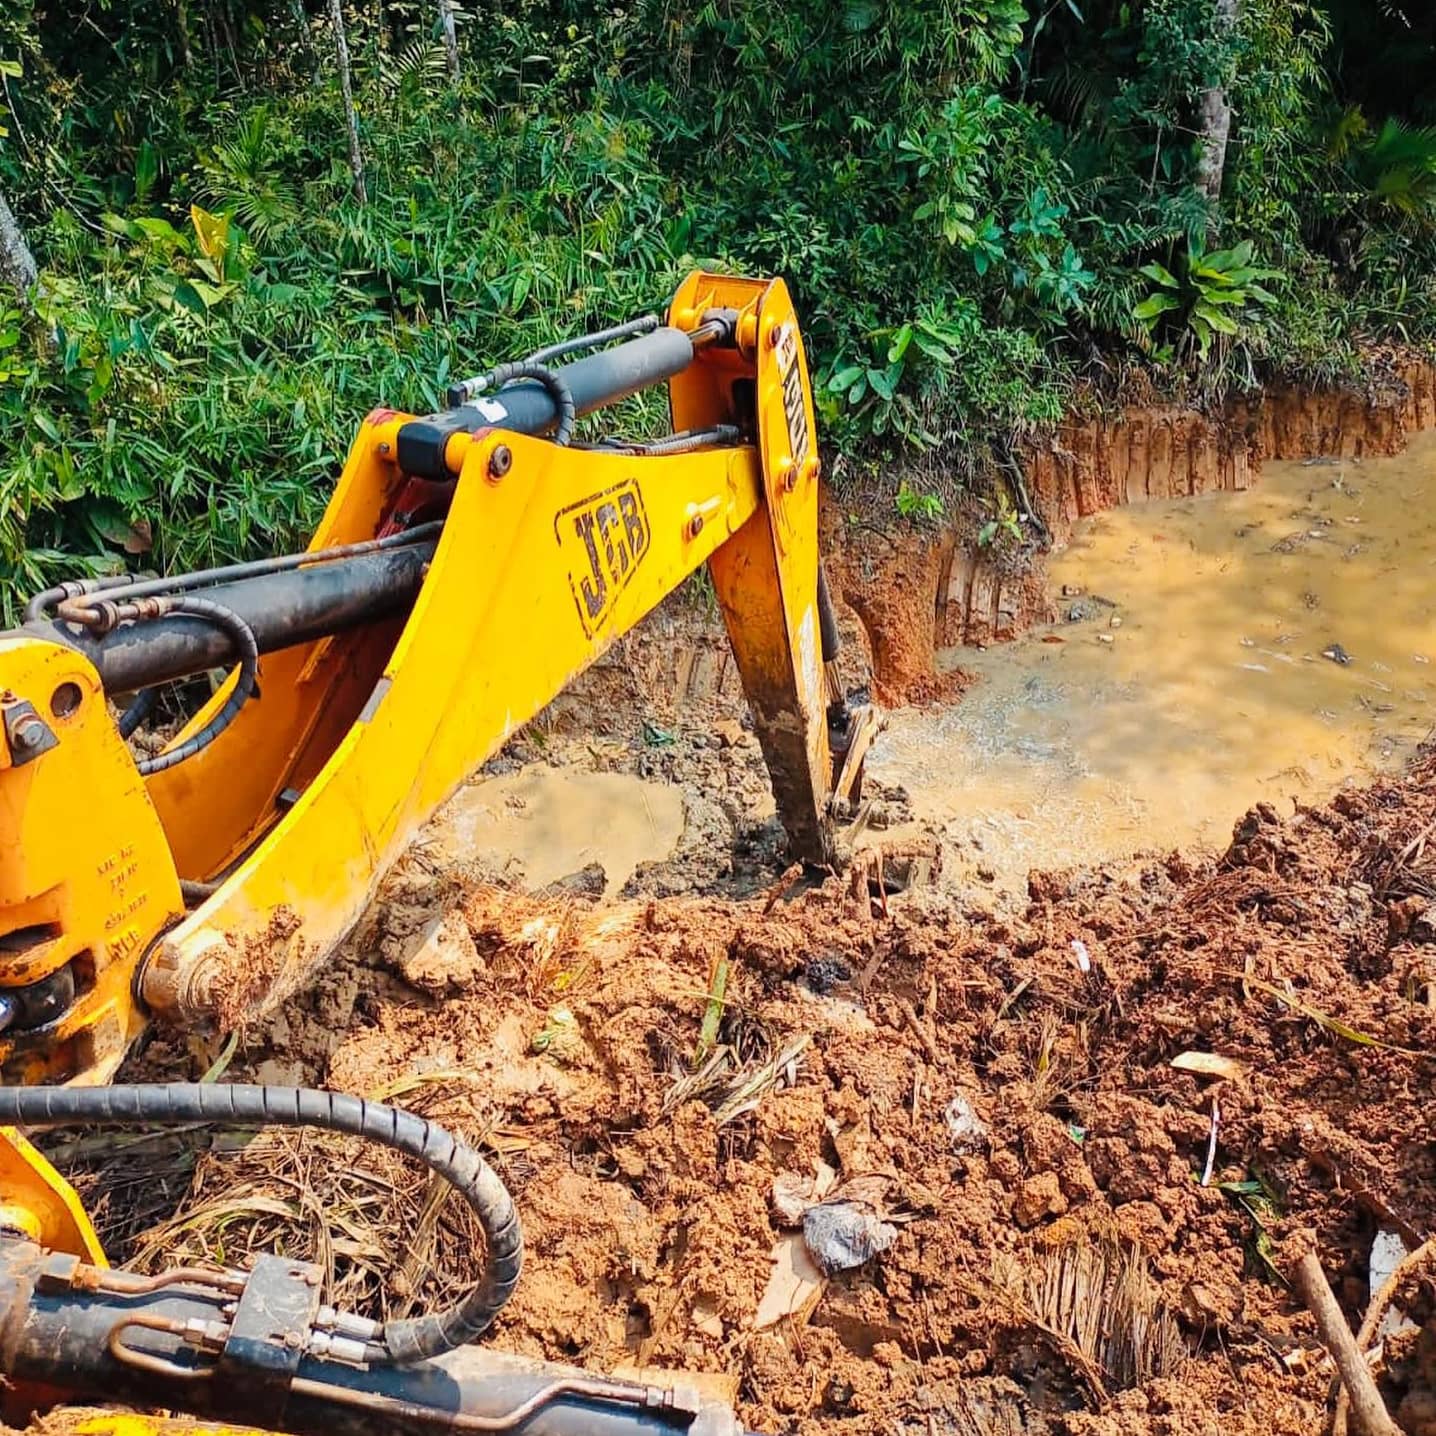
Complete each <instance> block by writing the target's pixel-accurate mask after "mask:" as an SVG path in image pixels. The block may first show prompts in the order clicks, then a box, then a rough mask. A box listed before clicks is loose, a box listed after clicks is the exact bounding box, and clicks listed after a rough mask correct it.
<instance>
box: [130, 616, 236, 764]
mask: <svg viewBox="0 0 1436 1436" xmlns="http://www.w3.org/2000/svg"><path fill="white" fill-rule="evenodd" d="M169 612H170V613H186V614H189V615H191V616H192V617H194V618H201V619H204V620H205V621H206V622H209V623H213V624H217V625H218V626H219V627H220V628H223V629H226V630H227V631H228V632H229V634H230V636H231V637H232V638H233V639H234V643H235V647H236V648H237V649H238V650H239V676H238V678H236V679H235V683H234V687H233V688H231V689H230V691H229V697H228V698H226V699H225V702H224V706H223V707H222V708H221V709H220V710H219V712H218V713H216V714H215V715H214V717H213V718H211V719H210V720H209V722H208V723H206V724H205V725H204V727H203V728H201V729H200V730H199V732H198V733H196V734H194V736H193V737H190V738H186V739H185V741H184V742H183V743H181V744H180V745H179V747H177V748H169V749H167V750H166V751H165V752H163V753H157V754H155V756H154V757H153V758H141V759H140V761H139V763H138V764H136V766H137V767H138V768H139V770H140V773H141V774H142V775H143V776H144V777H146V778H147V777H149V776H150V774H151V773H162V772H163V771H164V770H165V769H166V768H173V767H174V766H175V764H176V763H183V762H184V760H185V759H186V758H193V757H194V755H195V754H196V753H198V752H200V750H201V749H204V748H208V747H209V745H210V744H211V743H213V742H214V740H215V739H216V738H218V737H219V735H220V734H221V733H223V732H224V730H225V729H226V728H228V727H229V725H230V724H231V723H233V722H234V720H235V719H236V718H237V717H239V710H240V709H241V708H243V707H244V705H245V704H246V703H247V702H249V698H250V695H251V694H252V693H253V692H254V686H255V680H256V678H257V676H258V673H259V645H258V644H257V643H256V642H255V637H254V630H253V629H252V628H250V626H249V625H248V624H247V623H246V622H245V621H244V620H243V619H242V618H241V617H240V616H239V615H238V614H237V613H236V612H235V611H234V610H233V609H232V608H226V607H225V606H224V605H223V604H222V603H215V602H214V601H213V600H212V599H208V598H195V597H193V596H187V597H184V598H177V599H175V600H173V602H172V603H171V604H170V606H169Z"/></svg>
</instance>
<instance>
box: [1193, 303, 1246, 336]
mask: <svg viewBox="0 0 1436 1436" xmlns="http://www.w3.org/2000/svg"><path fill="white" fill-rule="evenodd" d="M1199 318H1200V319H1205V320H1206V321H1207V323H1208V324H1210V325H1211V326H1212V328H1213V329H1215V330H1216V331H1217V333H1218V334H1237V333H1240V329H1239V327H1238V325H1237V322H1236V320H1235V319H1233V318H1232V317H1231V315H1230V314H1223V313H1222V311H1221V310H1220V309H1217V308H1215V307H1214V306H1213V305H1210V304H1208V303H1207V302H1206V301H1205V300H1202V301H1200V302H1199V303H1197V304H1195V305H1193V306H1192V322H1193V326H1194V327H1195V324H1196V321H1197V319H1199Z"/></svg>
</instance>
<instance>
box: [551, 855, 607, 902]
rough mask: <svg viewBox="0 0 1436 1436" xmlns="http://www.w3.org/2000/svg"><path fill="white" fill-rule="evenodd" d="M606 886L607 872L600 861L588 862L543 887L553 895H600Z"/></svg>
mask: <svg viewBox="0 0 1436 1436" xmlns="http://www.w3.org/2000/svg"><path fill="white" fill-rule="evenodd" d="M607 887H608V874H607V873H606V872H605V871H604V868H603V864H602V863H589V864H588V865H587V866H586V867H582V868H580V869H579V870H578V871H577V872H576V873H568V874H566V875H565V876H564V877H561V878H557V879H555V881H553V882H551V883H549V884H548V886H547V887H545V888H544V889H543V892H544V893H545V894H550V895H552V896H554V897H565V896H573V897H602V896H603V894H604V890H605V889H606V888H607Z"/></svg>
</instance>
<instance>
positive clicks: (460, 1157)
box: [0, 1082, 523, 1366]
mask: <svg viewBox="0 0 1436 1436" xmlns="http://www.w3.org/2000/svg"><path fill="white" fill-rule="evenodd" d="M196 1122H213V1123H219V1124H222V1125H224V1126H234V1127H244V1126H252V1125H258V1124H273V1125H274V1126H277V1127H322V1128H324V1129H326V1130H327V1131H331V1132H343V1133H346V1134H347V1135H349V1136H353V1137H363V1138H364V1139H365V1140H367V1141H370V1142H378V1143H379V1144H380V1145H381V1146H385V1147H389V1148H392V1149H393V1150H394V1151H396V1152H402V1153H403V1154H404V1155H405V1156H409V1157H416V1158H417V1159H418V1160H419V1161H421V1162H423V1163H424V1164H425V1166H427V1167H428V1168H429V1170H430V1171H432V1172H436V1173H437V1174H438V1175H439V1176H441V1177H442V1178H443V1179H444V1180H445V1181H446V1182H448V1183H450V1184H451V1185H452V1186H453V1187H454V1189H455V1190H456V1191H457V1192H458V1193H459V1195H460V1196H462V1197H463V1199H464V1200H465V1201H466V1202H467V1203H468V1204H469V1207H470V1209H471V1210H472V1211H473V1213H474V1215H475V1216H476V1217H477V1218H478V1219H479V1225H480V1226H481V1227H482V1228H483V1230H484V1240H485V1242H486V1244H487V1250H486V1253H485V1261H484V1272H483V1276H482V1277H481V1278H480V1280H479V1281H478V1282H477V1283H476V1284H475V1285H474V1287H473V1288H472V1289H471V1290H470V1291H469V1293H468V1295H467V1296H465V1297H464V1298H463V1299H462V1300H460V1301H458V1302H456V1303H455V1304H454V1305H453V1306H451V1307H450V1308H449V1309H448V1310H447V1311H443V1312H440V1313H438V1314H437V1315H426V1316H414V1317H407V1318H405V1319H404V1320H402V1321H386V1322H385V1323H384V1325H383V1327H382V1328H381V1329H380V1339H379V1340H378V1341H371V1342H368V1343H367V1344H366V1347H365V1352H364V1359H365V1360H366V1361H368V1362H369V1363H371V1364H372V1365H377V1366H392V1365H409V1364H411V1363H413V1362H416V1361H427V1360H430V1359H431V1358H433V1357H436V1356H441V1355H443V1354H444V1353H445V1352H447V1351H452V1350H453V1349H454V1348H455V1347H457V1346H463V1345H465V1344H466V1343H468V1342H471V1341H475V1340H477V1339H478V1338H479V1337H480V1336H482V1335H483V1333H484V1332H485V1331H486V1330H487V1329H488V1328H489V1326H490V1325H491V1324H492V1322H493V1320H494V1318H495V1317H496V1316H497V1315H498V1314H499V1312H500V1311H501V1310H502V1309H503V1306H504V1303H505V1302H507V1301H508V1299H509V1297H510V1296H512V1295H513V1290H514V1287H515V1286H516V1285H517V1284H518V1279H519V1270H520V1268H521V1267H522V1265H523V1234H522V1232H521V1231H520V1229H519V1217H518V1212H517V1211H516V1210H515V1209H514V1204H513V1199H512V1198H511V1197H510V1196H509V1194H508V1191H507V1190H506V1189H505V1187H504V1184H503V1183H502V1182H501V1181H500V1180H499V1179H498V1177H497V1175H496V1174H495V1173H494V1170H493V1168H492V1167H490V1166H489V1164H488V1163H487V1162H486V1161H484V1159H483V1158H482V1157H481V1156H480V1155H479V1154H478V1152H476V1151H475V1150H474V1149H473V1148H472V1147H470V1146H468V1145H467V1144H466V1143H464V1142H461V1141H459V1139H458V1138H457V1137H454V1136H452V1135H451V1134H450V1133H448V1132H446V1131H445V1130H444V1129H443V1128H442V1127H440V1126H437V1125H436V1124H435V1123H433V1122H429V1121H426V1120H425V1119H424V1118H422V1117H418V1116H416V1115H415V1114H414V1113H412V1112H405V1111H403V1110H402V1109H400V1108H398V1107H389V1106H385V1105H384V1104H382V1103H379V1102H366V1101H365V1100H364V1099H363V1098H362V1097H347V1096H343V1095H341V1094H339V1093H336V1092H319V1091H316V1090H315V1089H313V1088H311V1087H267V1086H258V1085H254V1084H250V1083H236V1084H232V1085H221V1084H209V1083H200V1082H161V1083H131V1084H126V1085H121V1086H116V1087H0V1123H3V1124H11V1125H15V1126H21V1127H42V1126H67V1125H74V1124H84V1123H96V1124H98V1125H101V1126H117V1127H126V1126H161V1127H171V1126H186V1125H189V1124H192V1123H196Z"/></svg>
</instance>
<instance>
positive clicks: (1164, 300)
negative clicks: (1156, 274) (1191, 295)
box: [1132, 294, 1182, 324]
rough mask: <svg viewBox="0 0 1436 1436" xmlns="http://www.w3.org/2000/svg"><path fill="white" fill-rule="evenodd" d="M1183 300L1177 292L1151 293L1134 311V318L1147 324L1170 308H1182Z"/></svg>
mask: <svg viewBox="0 0 1436 1436" xmlns="http://www.w3.org/2000/svg"><path fill="white" fill-rule="evenodd" d="M1181 307H1182V301H1181V300H1180V299H1178V298H1177V296H1176V295H1175V294H1149V295H1148V296H1147V297H1146V298H1145V299H1144V300H1143V301H1142V302H1141V303H1140V304H1139V305H1138V306H1137V307H1136V308H1135V309H1134V310H1133V311H1132V318H1134V319H1140V320H1141V321H1142V323H1144V324H1146V323H1147V322H1148V321H1150V320H1153V319H1156V318H1157V317H1158V316H1159V315H1162V314H1166V313H1167V312H1168V311H1169V310H1172V309H1180V308H1181Z"/></svg>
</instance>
